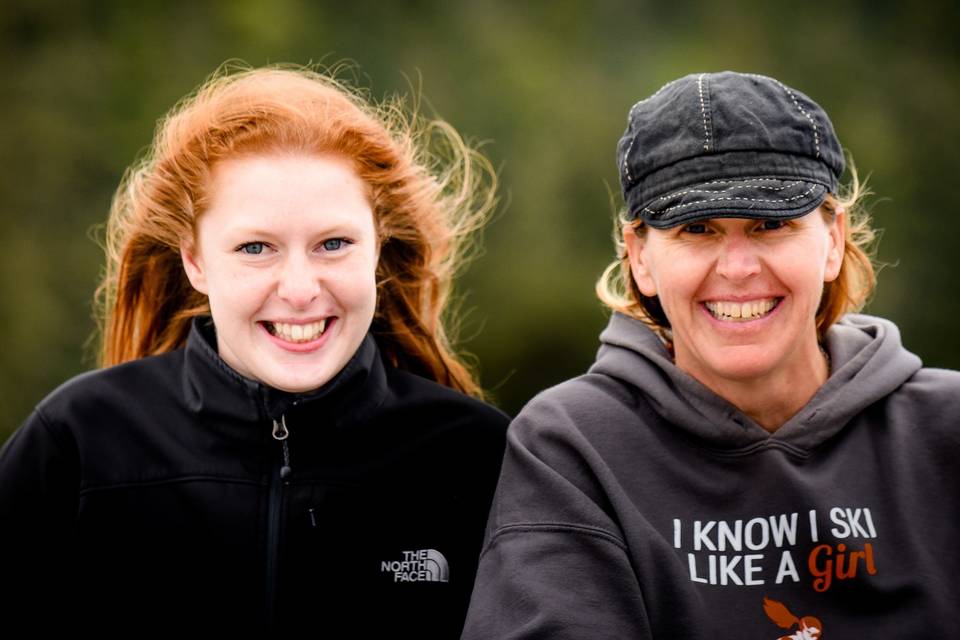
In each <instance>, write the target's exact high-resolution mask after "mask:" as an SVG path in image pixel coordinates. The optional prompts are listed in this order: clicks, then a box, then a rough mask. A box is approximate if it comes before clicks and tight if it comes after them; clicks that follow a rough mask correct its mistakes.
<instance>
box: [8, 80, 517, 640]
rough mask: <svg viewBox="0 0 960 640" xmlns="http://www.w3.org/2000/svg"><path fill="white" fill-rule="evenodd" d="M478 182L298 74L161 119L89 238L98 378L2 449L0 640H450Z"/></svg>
mask: <svg viewBox="0 0 960 640" xmlns="http://www.w3.org/2000/svg"><path fill="white" fill-rule="evenodd" d="M431 149H442V153H439V154H438V153H434V152H431V151H430V150H431ZM494 184H495V179H494V174H493V172H492V170H491V169H490V166H489V164H488V163H487V161H486V160H485V159H484V158H482V157H481V156H480V155H479V154H477V153H476V152H475V151H473V150H471V149H470V148H469V147H467V146H466V145H465V144H464V143H463V141H462V140H461V139H460V137H459V136H458V135H457V134H456V132H455V131H454V130H453V129H452V128H451V127H450V126H449V125H447V124H445V123H443V122H439V121H435V122H424V121H422V120H421V119H419V118H417V117H416V116H412V115H409V114H407V113H406V112H405V111H404V109H403V108H402V106H401V105H400V104H399V103H398V102H393V103H386V104H383V105H379V106H377V105H373V104H371V103H370V102H369V101H368V100H366V99H364V98H363V97H361V96H360V95H359V94H358V93H357V92H356V91H354V90H352V89H349V88H347V87H346V86H344V85H342V84H340V83H338V82H337V81H335V80H333V79H331V78H330V77H328V76H326V75H323V74H320V73H316V72H314V71H312V70H304V69H289V68H267V69H256V70H244V71H240V72H228V73H220V74H216V75H214V77H212V78H211V79H210V80H209V81H207V82H206V83H205V84H204V85H203V86H202V87H201V88H200V89H199V91H198V92H197V93H196V94H194V95H192V96H190V97H188V98H187V99H185V101H183V102H182V103H181V104H180V105H178V106H177V107H176V108H175V109H174V110H173V111H172V112H171V113H170V114H169V115H168V116H167V118H166V119H165V120H164V121H163V122H162V123H161V125H160V127H159V129H158V132H157V135H156V138H155V140H154V143H153V145H152V147H151V149H150V152H149V154H148V155H147V157H146V158H145V159H144V160H143V161H142V162H141V163H139V164H138V165H136V166H134V167H132V168H131V169H130V171H129V172H128V173H127V175H126V176H125V178H124V180H123V182H122V184H121V185H120V187H119V189H118V190H117V194H116V197H115V199H114V205H113V209H112V211H111V213H110V219H109V223H108V226H107V246H106V248H107V267H106V273H105V277H104V280H103V282H102V284H101V286H100V288H99V290H98V301H99V308H100V310H101V312H102V313H101V321H102V325H101V328H102V350H101V361H102V365H103V366H104V368H102V369H100V370H98V371H95V372H91V373H88V374H85V375H82V376H80V377H78V378H76V379H73V380H71V381H69V382H67V383H66V384H65V385H63V386H62V387H61V388H59V389H58V390H57V391H55V392H54V393H52V394H51V395H50V396H48V397H47V398H46V399H45V400H43V401H42V402H41V403H40V404H39V405H38V407H37V408H36V410H35V412H34V413H33V414H32V415H31V417H30V418H29V419H28V421H27V422H26V424H24V425H23V426H22V427H21V428H20V429H19V430H18V431H17V432H16V433H15V434H14V436H13V437H12V438H11V439H10V441H9V442H8V443H7V444H6V445H5V446H4V448H3V450H2V451H0V519H2V522H3V525H2V528H0V547H2V548H3V550H4V552H5V554H6V555H7V557H6V559H5V560H4V563H3V564H4V570H3V579H2V584H3V587H2V594H0V595H2V598H0V603H2V604H0V606H2V607H3V611H4V613H3V619H4V623H5V624H7V625H11V624H12V625H14V626H17V625H19V624H21V623H24V624H26V623H29V625H30V626H31V628H33V629H42V628H45V627H47V626H52V627H55V628H65V629H70V630H79V629H89V630H93V631H104V630H105V631H113V632H117V631H124V632H128V633H134V634H139V633H142V632H143V631H145V630H149V631H151V632H153V631H159V630H163V631H166V632H169V631H182V630H185V629H187V628H188V627H187V625H189V629H190V630H191V631H216V632H217V633H221V634H222V633H228V632H231V631H243V632H251V631H256V632H260V633H265V632H278V631H283V630H293V629H296V630H316V631H317V632H319V633H323V634H325V635H328V636H330V637H344V636H347V635H351V636H361V637H382V636H386V635H388V634H393V633H396V632H399V631H400V630H402V629H406V628H413V629H416V635H417V636H418V637H424V638H426V637H438V638H439V637H443V638H449V637H455V636H456V635H458V634H459V632H460V627H461V626H462V623H463V618H464V615H465V611H466V606H467V601H468V598H469V594H470V588H471V586H472V582H473V577H474V574H475V571H476V562H477V556H478V554H479V550H480V544H481V542H482V535H483V525H484V522H485V520H486V515H487V510H488V507H489V503H490V500H491V496H492V492H493V489H494V485H495V483H496V479H497V474H498V471H499V466H500V459H501V455H502V451H503V437H504V431H505V428H506V422H507V418H506V416H504V415H503V414H502V413H500V412H499V411H497V410H496V409H494V408H492V407H490V406H488V405H486V404H484V403H483V402H481V401H480V400H479V399H478V398H480V397H481V395H482V394H481V391H480V387H479V384H478V383H477V381H476V379H475V377H474V375H473V373H472V372H471V371H470V369H469V368H468V367H467V366H466V365H465V364H464V362H463V361H462V359H461V358H460V357H458V356H457V354H456V353H455V352H454V351H453V348H452V347H451V344H450V341H449V340H448V336H447V332H446V327H447V326H449V321H450V320H451V319H450V318H449V317H448V316H445V315H444V311H445V309H446V303H447V301H448V294H449V290H450V285H451V280H452V278H453V276H454V272H455V271H456V269H457V267H459V266H460V265H461V264H462V262H463V258H464V253H465V250H466V249H467V248H468V244H467V241H468V239H469V237H470V235H471V233H472V232H474V231H476V230H477V229H478V227H479V226H480V225H481V224H482V223H483V221H484V218H485V216H486V214H487V213H488V212H489V211H490V209H491V207H492V205H493V202H494V195H493V187H494ZM471 396H473V397H471Z"/></svg>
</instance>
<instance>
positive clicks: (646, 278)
mask: <svg viewBox="0 0 960 640" xmlns="http://www.w3.org/2000/svg"><path fill="white" fill-rule="evenodd" d="M647 233H650V231H649V230H647ZM623 246H624V248H625V249H626V250H627V259H628V260H629V262H630V273H631V274H632V275H633V280H634V282H636V283H637V288H638V289H639V290H640V293H642V294H643V295H645V296H647V297H650V298H652V297H654V296H655V295H657V285H656V282H655V281H654V278H653V271H652V270H651V268H650V267H651V265H650V263H649V260H650V258H649V255H648V251H647V239H646V237H644V236H642V235H639V234H638V233H637V231H636V229H635V228H634V227H631V226H626V225H625V226H624V227H623Z"/></svg>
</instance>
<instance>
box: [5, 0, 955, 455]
mask: <svg viewBox="0 0 960 640" xmlns="http://www.w3.org/2000/svg"><path fill="white" fill-rule="evenodd" d="M958 6H960V5H958V3H957V2H955V1H954V0H951V1H947V2H929V3H924V4H912V5H908V4H907V3H905V2H903V3H896V2H889V1H884V0H874V1H872V2H866V1H860V2H845V3H837V2H829V3H828V2H806V3H800V4H797V3H789V4H788V3H775V2H733V1H728V2H722V3H718V2H709V1H706V0H704V1H701V2H655V1H653V0H629V1H627V0H620V1H616V0H604V1H596V2H575V1H569V2H515V1H509V0H497V1H488V2H481V1H470V0H450V1H447V2H426V1H422V0H421V1H409V2H368V1H364V0H354V1H353V2H346V3H333V2H324V1H315V2H308V1H306V0H273V1H272V2H269V3H266V2H256V1H253V0H235V1H223V2H198V1H196V0H191V1H177V0H164V1H162V2H161V1H153V0H146V1H142V2H126V1H119V0H100V1H96V2H71V1H69V0H67V1H62V0H56V1H54V0H29V1H28V0H13V1H10V0H8V1H7V2H4V3H3V5H2V6H0V30H2V33H0V52H2V53H0V62H2V69H3V73H2V76H0V87H2V94H0V95H2V96H3V99H2V101H0V154H2V156H0V166H2V171H0V225H2V230H3V234H4V240H5V249H4V250H3V251H2V252H0V299H2V300H3V305H2V307H0V326H2V329H3V331H2V337H0V442H2V441H3V440H5V439H6V437H7V436H8V435H9V433H10V432H11V431H12V430H13V429H14V428H15V427H16V426H17V425H18V424H19V423H20V422H21V421H22V420H23V419H25V418H26V416H27V414H28V413H29V412H30V410H31V408H32V407H33V405H34V404H35V403H36V402H37V401H38V400H40V399H41V398H42V397H43V396H44V395H45V394H47V393H48V392H49V391H50V390H52V389H53V388H54V387H55V386H57V385H58V384H59V383H60V382H62V381H64V380H65V379H67V378H68V377H70V376H72V375H74V374H76V373H79V372H80V371H83V370H85V369H88V368H90V367H92V366H93V350H92V348H91V346H90V345H92V343H91V342H90V340H89V339H90V337H91V335H92V334H93V331H94V323H93V320H92V319H91V304H90V302H91V297H92V294H93V290H94V288H95V286H96V283H97V279H98V275H99V272H100V269H101V267H102V256H101V252H100V250H99V248H98V247H97V245H96V243H95V242H94V240H93V239H92V238H93V236H94V235H95V233H93V232H92V229H93V228H94V226H95V225H97V224H98V223H101V222H102V221H103V220H104V219H105V217H106V214H107V211H108V209H109V205H110V199H111V195H112V192H113V189H114V188H115V187H116V185H117V183H118V182H119V180H120V177H121V175H122V173H123V171H124V169H125V167H126V166H128V165H129V164H130V163H131V162H132V161H133V160H134V159H135V158H136V157H137V156H138V154H139V153H140V152H141V151H142V149H143V147H145V146H146V145H147V144H148V143H149V142H150V139H151V136H152V133H153V128H154V126H155V122H156V120H157V119H158V118H159V117H161V116H162V115H163V114H164V113H165V112H166V111H167V110H168V109H169V108H170V107H171V106H172V105H173V104H174V103H175V102H176V101H177V100H178V99H179V98H180V97H182V96H183V95H185V94H187V93H188V92H190V91H191V90H192V89H194V88H195V87H196V86H197V85H198V84H199V83H200V82H201V81H202V80H203V79H204V78H205V77H206V76H207V75H208V74H209V73H210V72H211V71H213V70H214V69H215V68H216V67H217V66H218V65H220V64H221V63H222V62H224V61H225V60H227V59H232V58H236V59H240V60H243V61H246V62H247V63H249V64H251V65H254V66H259V65H263V64H267V63H275V62H294V63H308V62H311V61H313V62H317V61H324V62H328V63H331V62H336V61H339V60H352V61H354V62H355V63H356V64H357V66H358V72H357V78H358V81H359V83H360V84H361V85H364V86H366V87H368V88H369V89H370V90H371V91H372V93H373V95H374V96H383V95H386V94H390V93H394V92H401V93H407V94H409V93H410V88H411V85H413V86H416V85H418V84H420V81H419V80H418V78H422V89H423V95H424V97H425V102H424V104H425V105H426V109H425V110H426V111H427V112H428V113H430V112H432V113H435V114H436V115H438V116H440V117H443V118H445V119H446V120H448V121H449V122H451V123H452V124H453V125H454V126H455V127H457V129H459V130H460V131H461V132H462V133H463V134H464V135H465V136H467V137H468V138H470V139H472V140H474V141H475V142H476V141H484V142H485V145H484V150H485V152H486V153H487V155H488V156H489V157H490V158H491V159H492V161H493V162H494V164H495V165H496V166H497V167H498V169H499V173H500V179H501V194H502V197H503V204H502V206H501V207H500V210H499V213H498V215H497V216H496V218H495V219H494V221H493V223H492V224H491V225H490V226H489V227H488V229H487V231H486V233H485V238H484V244H485V252H484V253H483V255H482V256H481V257H480V258H479V259H478V260H476V261H475V262H474V263H472V265H471V266H470V268H469V270H467V271H466V272H465V274H464V276H463V277H462V278H461V280H460V283H459V284H460V286H459V291H460V294H461V297H462V307H463V308H464V309H465V310H467V311H469V313H468V315H467V319H466V321H465V323H464V327H463V337H464V340H463V342H462V343H461V346H462V347H463V348H464V349H465V350H467V351H469V352H471V353H473V354H474V355H475V356H476V357H477V359H478V361H479V362H480V365H481V373H482V377H483V382H484V385H485V386H486V387H487V388H489V389H491V390H492V391H493V394H494V397H495V399H496V401H497V402H498V403H499V404H500V405H501V406H502V407H503V408H504V409H506V410H507V411H509V412H511V413H514V412H516V411H517V410H518V409H519V408H520V407H521V406H522V404H523V403H524V402H525V401H526V400H527V399H528V398H529V397H530V396H532V395H533V394H534V393H536V392H537V391H539V390H540V389H543V388H544V387H547V386H549V385H551V384H554V383H556V382H558V381H560V380H562V379H564V378H567V377H569V376H572V375H575V374H577V373H580V372H582V371H583V370H584V369H585V368H586V367H587V366H588V365H589V363H590V362H591V361H592V358H593V355H594V352H595V350H596V346H597V335H598V333H599V331H600V330H601V329H602V327H603V326H604V324H605V322H606V314H605V312H604V311H603V310H602V308H601V306H600V304H599V303H598V302H597V301H596V299H595V297H594V294H593V285H594V282H595V281H596V278H597V277H598V276H599V274H600V272H601V271H602V269H603V268H604V266H605V265H606V264H607V263H608V262H609V261H610V260H611V259H612V258H613V250H612V244H611V242H610V231H611V220H612V215H613V211H614V208H615V206H617V204H618V203H619V195H618V183H617V173H616V168H615V166H614V159H613V158H614V149H615V145H616V141H617V139H618V137H619V136H620V134H621V132H622V131H623V128H624V125H625V122H626V114H627V110H628V109H629V108H630V106H631V105H632V104H633V103H634V102H635V101H636V100H638V99H640V98H642V97H645V96H646V95H649V94H650V93H652V92H653V91H655V90H656V89H658V88H659V87H660V86H661V85H662V84H664V83H665V82H666V81H668V80H671V79H673V78H676V77H679V76H681V75H684V74H687V73H691V72H696V71H708V70H711V71H712V70H723V69H734V70H740V71H753V72H757V73H763V74H767V75H772V76H775V77H777V78H779V79H781V80H783V81H784V82H786V83H787V84H789V85H791V86H793V87H795V88H797V89H800V90H801V91H803V92H804V93H807V94H809V95H811V96H812V97H813V98H814V99H815V100H817V101H818V102H820V103H821V104H822V105H823V106H824V107H825V108H826V109H827V111H828V112H829V113H830V115H831V117H832V119H833V122H834V125H835V127H836V130H837V132H838V134H839V136H840V139H841V141H842V142H843V144H844V146H845V147H847V148H848V149H849V150H850V151H851V152H852V153H853V155H854V157H855V159H856V162H857V166H858V167H859V169H860V170H861V175H865V174H869V176H870V183H871V185H872V187H873V189H874V190H875V192H876V193H877V194H878V195H879V196H881V197H878V198H876V199H875V200H874V206H873V212H874V217H875V220H876V222H877V224H878V226H880V227H882V228H883V229H884V230H885V233H884V235H883V239H882V243H881V245H880V253H879V258H880V259H881V260H882V261H883V262H886V263H889V264H890V265H891V266H888V267H886V268H885V269H884V270H883V272H882V274H881V277H880V288H879V291H878V294H877V296H876V297H875V299H874V301H873V302H872V304H871V305H870V307H869V310H870V311H871V312H873V313H876V314H879V315H883V316H887V317H889V318H891V319H893V320H894V321H896V322H897V323H898V324H899V325H900V328H901V330H902V332H903V338H904V342H905V343H906V345H907V346H908V347H909V348H911V349H912V350H914V351H916V352H917V353H919V354H920V355H921V356H922V357H923V359H924V361H925V362H926V364H927V365H929V366H942V367H952V368H960V336H958V332H957V331H956V330H955V325H956V318H958V317H960V299H958V296H957V293H958V288H957V284H956V281H955V280H954V278H955V277H956V274H957V272H958V267H960V252H958V251H957V249H956V247H954V241H955V240H956V238H955V237H954V235H953V233H952V232H948V231H947V230H945V229H944V226H949V225H950V224H952V222H950V221H951V220H952V219H953V217H954V216H956V215H958V214H960V206H958V205H960V192H958V190H957V189H955V188H954V187H955V186H956V185H957V182H956V178H955V176H954V173H955V171H956V167H957V166H958V165H960V151H958V144H957V143H958V141H960V136H958V128H960V124H958V123H960V120H958V118H957V117H956V114H955V113H954V111H955V110H956V109H957V105H958V104H960V74H958V71H960V70H958V60H960V58H958V52H960V51H958V50H960V38H958V24H960V22H958V17H960V16H958ZM85 345H86V346H85Z"/></svg>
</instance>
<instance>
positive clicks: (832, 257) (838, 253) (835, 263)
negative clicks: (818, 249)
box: [823, 207, 847, 282]
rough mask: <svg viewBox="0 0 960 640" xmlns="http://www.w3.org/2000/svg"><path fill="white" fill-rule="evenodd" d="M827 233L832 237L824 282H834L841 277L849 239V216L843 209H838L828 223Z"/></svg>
mask: <svg viewBox="0 0 960 640" xmlns="http://www.w3.org/2000/svg"><path fill="white" fill-rule="evenodd" d="M827 233H829V235H830V246H829V248H828V249H827V262H826V265H825V268H824V272H823V281H824V282H833V281H834V280H836V279H837V277H838V276H839V275H840V267H841V266H842V265H843V254H844V249H845V247H846V239H847V214H846V212H845V211H844V210H843V209H842V208H840V207H838V208H837V211H836V214H835V215H834V216H833V220H831V221H830V222H828V223H827Z"/></svg>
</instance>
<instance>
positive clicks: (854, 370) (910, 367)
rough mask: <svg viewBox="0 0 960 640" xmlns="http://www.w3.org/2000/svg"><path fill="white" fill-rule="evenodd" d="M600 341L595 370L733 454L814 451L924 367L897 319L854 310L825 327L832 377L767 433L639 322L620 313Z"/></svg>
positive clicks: (700, 437) (697, 436)
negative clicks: (774, 449)
mask: <svg viewBox="0 0 960 640" xmlns="http://www.w3.org/2000/svg"><path fill="white" fill-rule="evenodd" d="M600 340H601V347H600V350H599V352H598V354H597V360H596V362H595V363H594V365H593V367H591V369H590V371H591V372H594V373H602V374H605V375H609V376H612V377H615V378H618V379H621V380H623V381H625V382H627V383H628V384H630V385H631V386H633V387H636V388H637V389H639V390H640V391H641V392H642V393H643V395H644V396H645V398H646V400H647V401H648V403H649V404H650V406H651V408H652V409H653V410H654V411H655V412H656V413H658V414H659V415H660V416H661V417H663V418H664V419H665V420H667V421H668V422H670V423H671V424H673V425H675V426H677V427H678V428H680V429H682V430H684V431H685V432H687V434H688V435H690V436H692V437H694V438H695V439H697V440H699V441H701V442H703V443H704V444H705V445H706V446H708V447H710V448H713V449H720V450H725V451H728V452H737V451H743V450H749V449H754V448H757V447H763V446H765V445H773V446H780V447H784V448H787V449H795V450H797V451H798V452H804V451H809V450H810V449H812V448H814V447H816V446H817V445H819V444H820V443H822V442H824V441H826V440H828V439H829V438H832V437H833V436H835V435H836V434H837V433H838V432H839V431H841V430H842V429H843V428H844V427H845V426H846V425H847V424H848V423H849V421H850V420H851V419H852V418H853V417H854V416H855V415H856V414H857V413H859V412H860V411H862V410H863V409H865V408H866V407H867V406H869V405H870V404H872V403H873V402H876V401H877V400H879V399H880V398H882V397H884V396H886V395H888V394H889V393H891V392H892V391H894V390H895V389H896V388H897V387H899V386H900V385H901V384H903V383H904V382H905V381H906V380H907V379H909V378H910V376H912V375H913V374H914V373H916V371H917V370H919V369H920V367H921V366H922V364H921V362H920V359H919V358H918V357H917V356H915V355H914V354H912V353H910V352H908V351H906V350H905V349H904V348H903V347H902V346H901V344H900V334H899V331H898V330H897V327H896V325H894V324H893V323H891V322H889V321H887V320H883V319H881V318H876V317H872V316H866V315H858V314H851V315H848V316H846V317H845V318H844V319H843V320H842V322H841V323H838V324H836V325H834V326H833V327H831V328H830V330H829V331H828V333H827V339H826V343H827V348H828V350H829V352H830V359H831V362H832V367H833V368H832V371H831V375H830V377H829V378H828V379H827V381H826V382H825V383H824V384H823V385H822V386H821V387H820V389H818V390H817V392H816V393H815V394H814V396H813V397H812V398H811V399H810V401H809V402H808V403H807V404H806V405H805V406H804V407H803V408H802V409H801V410H800V411H799V412H797V413H796V414H795V415H794V416H793V417H792V418H790V419H789V420H788V421H787V422H786V423H784V424H783V425H782V426H781V427H780V428H779V429H777V430H776V431H774V432H773V433H769V432H767V431H766V430H765V429H763V427H761V426H760V425H758V424H757V423H756V422H755V421H754V420H752V419H751V418H750V417H749V416H747V415H746V414H745V413H743V412H742V411H740V409H738V408H737V407H736V406H734V405H733V404H731V403H730V402H728V401H727V400H726V399H724V398H722V397H720V396H719V395H717V394H716V393H714V392H713V391H711V390H710V389H708V388H707V387H706V386H704V385H703V384H701V383H700V382H699V381H698V380H696V379H695V378H693V377H692V376H691V375H689V374H688V373H686V372H685V371H683V370H681V369H680V368H678V367H677V366H676V365H675V364H674V363H673V359H672V358H671V357H670V354H669V352H668V351H667V349H666V347H665V345H664V344H663V342H662V341H661V340H660V338H659V337H657V335H656V334H655V333H654V332H653V331H651V330H650V329H649V328H648V327H647V326H645V325H644V324H643V323H642V322H640V321H639V320H635V319H633V318H630V317H628V316H626V315H623V314H620V313H614V314H613V316H612V317H611V318H610V323H609V324H608V326H607V328H606V329H605V330H604V331H603V333H601V335H600Z"/></svg>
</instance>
